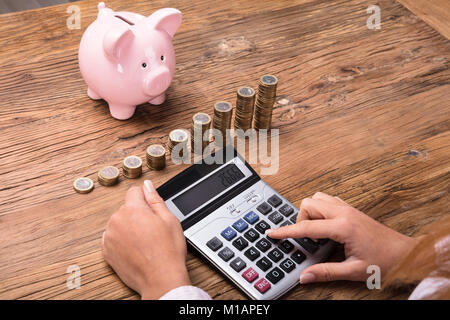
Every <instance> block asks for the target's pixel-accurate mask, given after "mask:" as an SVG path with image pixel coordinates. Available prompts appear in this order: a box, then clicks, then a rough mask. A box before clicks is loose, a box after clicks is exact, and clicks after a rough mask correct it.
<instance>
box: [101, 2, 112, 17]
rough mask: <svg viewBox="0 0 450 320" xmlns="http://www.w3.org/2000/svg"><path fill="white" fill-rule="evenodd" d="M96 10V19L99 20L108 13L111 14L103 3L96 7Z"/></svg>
mask: <svg viewBox="0 0 450 320" xmlns="http://www.w3.org/2000/svg"><path fill="white" fill-rule="evenodd" d="M97 8H98V15H97V18H100V17H102V16H108V14H109V13H111V12H113V11H112V10H111V9H110V8H107V7H106V5H105V3H104V2H100V3H99V4H98V5H97Z"/></svg>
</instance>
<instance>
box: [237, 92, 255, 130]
mask: <svg viewBox="0 0 450 320" xmlns="http://www.w3.org/2000/svg"><path fill="white" fill-rule="evenodd" d="M254 105H255V90H253V89H252V88H250V87H241V88H239V89H238V90H237V99H236V114H235V117H234V127H235V129H242V130H243V131H246V130H247V129H250V128H251V127H252V120H253V107H254Z"/></svg>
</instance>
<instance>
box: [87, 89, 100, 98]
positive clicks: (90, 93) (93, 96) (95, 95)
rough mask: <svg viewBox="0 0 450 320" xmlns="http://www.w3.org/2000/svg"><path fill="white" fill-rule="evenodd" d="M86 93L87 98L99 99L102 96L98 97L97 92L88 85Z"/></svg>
mask: <svg viewBox="0 0 450 320" xmlns="http://www.w3.org/2000/svg"><path fill="white" fill-rule="evenodd" d="M87 95H88V97H89V98H91V99H92V100H98V99H101V98H102V97H100V96H99V95H98V94H96V93H95V92H94V91H93V90H92V89H91V88H89V87H88V89H87Z"/></svg>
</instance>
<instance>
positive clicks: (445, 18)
mask: <svg viewBox="0 0 450 320" xmlns="http://www.w3.org/2000/svg"><path fill="white" fill-rule="evenodd" d="M398 2H400V3H401V4H403V5H404V6H405V7H406V8H408V9H409V10H411V11H412V12H413V13H414V14H415V15H417V16H418V17H419V18H421V19H423V21H425V22H426V23H428V24H429V25H430V26H432V27H433V28H435V29H436V30H437V31H438V32H440V33H441V34H442V35H443V36H444V37H446V38H447V39H450V1H447V0H421V1H417V0H398Z"/></svg>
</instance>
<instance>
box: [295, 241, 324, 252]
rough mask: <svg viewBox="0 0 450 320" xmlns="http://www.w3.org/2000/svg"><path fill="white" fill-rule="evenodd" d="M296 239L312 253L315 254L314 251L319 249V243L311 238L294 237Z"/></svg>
mask: <svg viewBox="0 0 450 320" xmlns="http://www.w3.org/2000/svg"><path fill="white" fill-rule="evenodd" d="M294 240H295V241H296V242H297V243H298V244H299V245H301V246H302V247H303V249H305V250H306V251H308V252H309V253H311V254H313V253H314V252H316V251H317V249H319V244H317V243H316V242H314V241H312V240H311V239H310V238H298V239H294Z"/></svg>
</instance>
